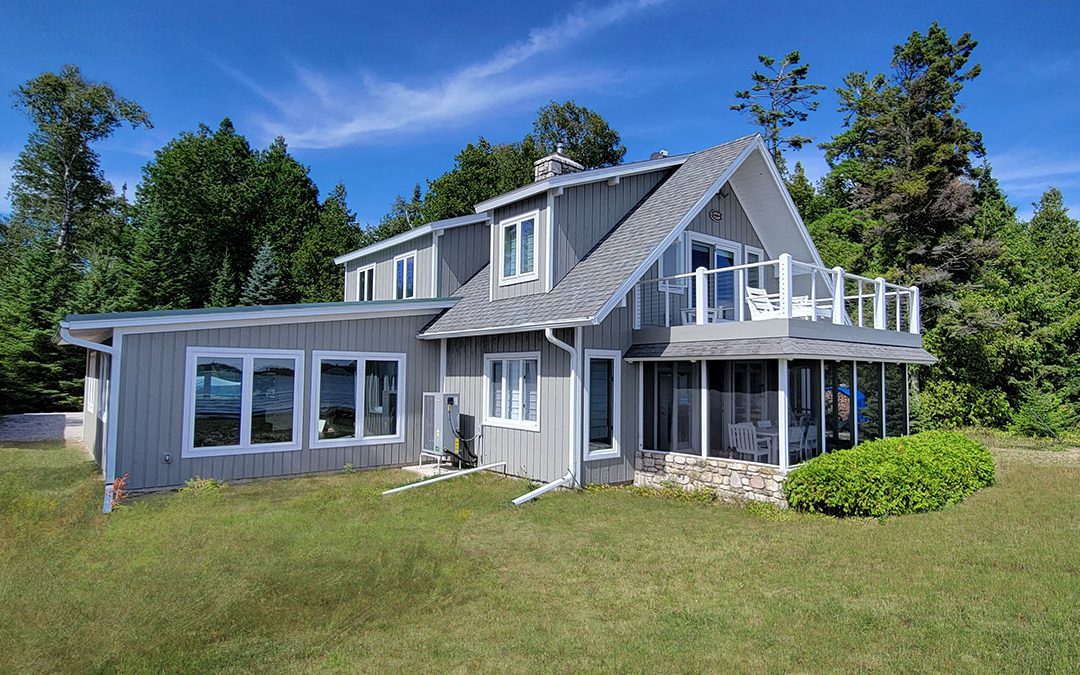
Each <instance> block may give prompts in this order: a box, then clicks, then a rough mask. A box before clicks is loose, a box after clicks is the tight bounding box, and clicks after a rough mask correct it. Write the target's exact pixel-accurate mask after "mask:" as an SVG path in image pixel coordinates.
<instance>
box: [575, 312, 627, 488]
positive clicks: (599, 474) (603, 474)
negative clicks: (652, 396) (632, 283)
mask: <svg viewBox="0 0 1080 675" xmlns="http://www.w3.org/2000/svg"><path fill="white" fill-rule="evenodd" d="M632 319H633V316H632V312H631V309H630V308H629V307H616V308H615V309H614V310H612V312H611V314H609V315H608V317H607V318H606V319H604V321H603V322H602V323H601V324H600V325H599V326H587V327H585V328H583V329H582V336H581V341H582V343H583V344H584V347H585V349H612V350H619V351H620V352H622V353H623V354H625V353H626V350H627V349H629V348H630V345H631V344H633V341H634V335H633V333H634V331H633V320H632ZM583 362H584V361H583ZM621 367H622V391H621V397H622V398H621V408H620V415H621V417H620V435H619V450H620V455H621V456H620V457H618V458H612V459H601V460H595V461H585V462H583V464H582V478H583V480H584V481H585V483H586V484H588V483H624V482H627V481H632V480H634V456H635V453H636V452H637V446H638V419H637V418H638V369H639V368H641V364H638V363H627V362H626V361H622V363H621ZM586 376H587V373H582V377H583V378H584V377H586ZM586 404H587V401H584V400H583V401H582V405H583V406H584V405H586ZM583 409H584V408H583Z"/></svg>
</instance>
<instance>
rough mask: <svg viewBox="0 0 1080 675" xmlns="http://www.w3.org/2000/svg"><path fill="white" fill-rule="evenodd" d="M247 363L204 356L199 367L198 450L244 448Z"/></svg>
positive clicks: (195, 435)
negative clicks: (242, 426) (242, 430)
mask: <svg viewBox="0 0 1080 675" xmlns="http://www.w3.org/2000/svg"><path fill="white" fill-rule="evenodd" d="M243 383H244V359H243V358H234V357H222V356H200V357H198V360H197V362H196V364H195V381H194V382H193V384H194V387H193V389H194V392H195V420H194V422H195V424H194V433H193V435H192V444H193V446H194V447H196V448H208V447H220V446H235V445H240V415H241V412H240V406H241V402H242V398H243Z"/></svg>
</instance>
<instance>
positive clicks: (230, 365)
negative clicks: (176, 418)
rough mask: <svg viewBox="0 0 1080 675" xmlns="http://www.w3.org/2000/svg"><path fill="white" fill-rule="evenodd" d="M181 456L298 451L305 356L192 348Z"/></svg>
mask: <svg viewBox="0 0 1080 675" xmlns="http://www.w3.org/2000/svg"><path fill="white" fill-rule="evenodd" d="M185 372H186V373H187V376H186V391H185V402H184V445H183V452H182V456H184V457H201V456H212V455H231V454H242V453H249V452H274V451H281V450H297V449H299V448H300V408H301V403H302V389H301V387H302V383H303V380H304V374H303V352H298V351H278V350H249V349H227V348H205V347H191V348H189V349H188V351H187V364H186V367H185Z"/></svg>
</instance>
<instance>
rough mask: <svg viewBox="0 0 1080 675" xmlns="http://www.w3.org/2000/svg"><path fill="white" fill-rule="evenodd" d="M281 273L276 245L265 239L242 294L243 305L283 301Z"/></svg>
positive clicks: (271, 303) (241, 302) (270, 303)
mask: <svg viewBox="0 0 1080 675" xmlns="http://www.w3.org/2000/svg"><path fill="white" fill-rule="evenodd" d="M281 292H282V287H281V275H280V274H279V273H278V269H277V262H276V261H275V260H274V247H273V246H271V245H270V242H269V241H264V242H263V244H262V246H260V247H259V252H258V253H256V254H255V262H254V263H252V265H251V273H250V274H248V278H247V281H246V282H245V283H244V291H243V293H241V294H240V304H241V305H274V304H277V303H279V302H280V301H281Z"/></svg>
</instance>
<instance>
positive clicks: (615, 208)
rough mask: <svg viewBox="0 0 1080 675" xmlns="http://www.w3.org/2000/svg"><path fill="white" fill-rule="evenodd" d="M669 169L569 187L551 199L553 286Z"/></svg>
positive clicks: (666, 174)
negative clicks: (552, 209)
mask: <svg viewBox="0 0 1080 675" xmlns="http://www.w3.org/2000/svg"><path fill="white" fill-rule="evenodd" d="M672 171H673V170H672V169H665V170H662V171H650V172H648V173H642V174H638V175H635V176H626V177H624V178H622V179H621V180H620V181H619V183H618V184H617V185H614V186H612V185H608V184H607V181H599V182H595V183H588V184H585V185H578V186H575V187H570V188H567V189H566V190H565V192H563V194H562V195H560V196H558V197H555V201H554V225H555V240H554V247H553V248H554V251H553V254H554V256H555V261H554V272H555V274H554V281H553V283H552V285H553V286H554V285H555V284H557V283H558V282H559V280H561V279H562V278H563V277H564V276H566V273H567V272H569V271H570V269H571V268H572V267H573V266H574V265H576V264H577V262H578V261H579V260H581V259H582V258H583V257H584V256H585V254H586V253H588V252H589V251H590V250H592V248H593V247H594V246H596V244H597V243H599V242H600V240H601V239H603V238H604V236H606V235H607V233H608V232H610V231H611V229H612V228H613V227H615V225H616V224H617V223H618V222H619V221H620V220H622V219H623V218H624V217H625V216H626V214H628V213H629V212H630V211H631V209H633V208H634V207H635V206H637V204H638V203H639V202H640V201H641V200H642V199H644V198H645V197H646V196H648V194H649V193H650V192H652V190H653V189H654V188H656V186H657V185H659V184H660V183H661V182H662V181H663V180H664V179H665V178H667V177H668V176H670V175H671V173H672Z"/></svg>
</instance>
